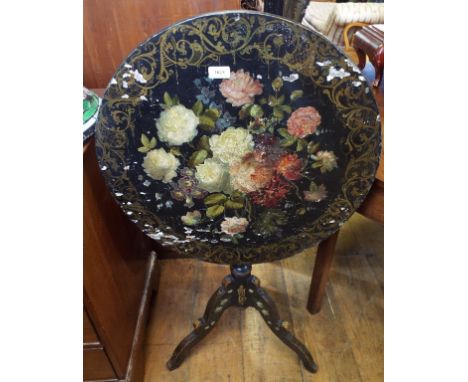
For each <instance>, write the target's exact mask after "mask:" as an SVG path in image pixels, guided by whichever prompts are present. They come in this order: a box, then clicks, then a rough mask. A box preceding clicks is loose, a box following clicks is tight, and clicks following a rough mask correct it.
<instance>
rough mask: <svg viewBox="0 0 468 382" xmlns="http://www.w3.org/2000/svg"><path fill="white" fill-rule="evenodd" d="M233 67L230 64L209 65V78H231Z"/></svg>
mask: <svg viewBox="0 0 468 382" xmlns="http://www.w3.org/2000/svg"><path fill="white" fill-rule="evenodd" d="M230 77H231V68H230V67H229V66H208V78H213V79H216V78H230Z"/></svg>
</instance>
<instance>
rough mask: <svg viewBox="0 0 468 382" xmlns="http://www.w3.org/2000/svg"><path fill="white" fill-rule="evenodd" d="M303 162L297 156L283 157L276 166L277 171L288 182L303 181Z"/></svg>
mask: <svg viewBox="0 0 468 382" xmlns="http://www.w3.org/2000/svg"><path fill="white" fill-rule="evenodd" d="M301 169H302V161H301V160H300V159H299V157H298V156H297V155H296V154H286V155H283V156H282V157H281V158H280V160H279V161H278V163H277V164H276V171H278V173H279V174H281V175H283V176H284V177H285V178H286V179H288V180H298V179H301V177H302V175H301Z"/></svg>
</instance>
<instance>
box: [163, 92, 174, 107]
mask: <svg viewBox="0 0 468 382" xmlns="http://www.w3.org/2000/svg"><path fill="white" fill-rule="evenodd" d="M163 101H164V105H166V106H172V105H173V102H172V98H171V96H170V95H169V93H168V92H164V95H163Z"/></svg>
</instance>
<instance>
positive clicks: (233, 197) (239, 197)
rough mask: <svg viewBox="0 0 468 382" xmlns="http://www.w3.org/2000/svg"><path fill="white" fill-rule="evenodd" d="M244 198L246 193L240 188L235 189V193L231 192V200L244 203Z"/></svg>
mask: <svg viewBox="0 0 468 382" xmlns="http://www.w3.org/2000/svg"><path fill="white" fill-rule="evenodd" d="M244 199H245V195H244V194H243V193H242V192H240V191H238V190H234V191H233V193H232V194H231V200H232V201H233V202H237V203H243V202H244Z"/></svg>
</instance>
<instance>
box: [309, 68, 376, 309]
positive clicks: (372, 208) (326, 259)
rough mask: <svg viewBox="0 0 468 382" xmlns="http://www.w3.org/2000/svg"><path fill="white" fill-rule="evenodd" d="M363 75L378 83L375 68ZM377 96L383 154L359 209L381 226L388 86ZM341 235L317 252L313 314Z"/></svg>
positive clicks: (311, 296) (312, 287) (311, 293)
mask: <svg viewBox="0 0 468 382" xmlns="http://www.w3.org/2000/svg"><path fill="white" fill-rule="evenodd" d="M363 74H364V76H365V77H366V79H367V80H368V81H369V83H372V82H373V81H374V79H375V72H374V70H373V68H372V65H371V64H367V65H366V66H365V68H364V70H363ZM371 89H372V90H373V92H374V96H375V99H376V101H377V105H378V107H379V111H380V116H381V124H382V153H381V156H380V165H379V168H378V169H377V174H376V179H375V181H374V184H373V186H372V188H371V190H370V191H369V194H368V195H367V197H366V200H365V201H364V203H363V204H362V205H361V207H359V209H358V211H357V212H358V213H360V214H362V215H364V216H366V217H368V218H370V219H372V220H375V221H377V222H379V223H381V224H383V222H384V143H383V142H384V140H383V135H384V134H383V133H384V118H383V116H384V86H383V83H382V85H381V86H380V87H379V88H371ZM338 235H339V231H338V232H337V233H335V234H334V235H333V236H331V237H329V238H328V239H326V240H324V241H323V242H321V243H320V245H319V246H318V248H317V256H316V259H315V265H314V270H313V274H312V281H311V284H310V290H309V298H308V302H307V310H308V311H309V312H310V313H311V314H316V313H318V312H320V309H321V307H322V301H323V298H324V296H325V291H326V286H327V282H328V277H329V275H330V269H331V265H332V262H333V255H334V253H335V246H336V243H337V240H338Z"/></svg>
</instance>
